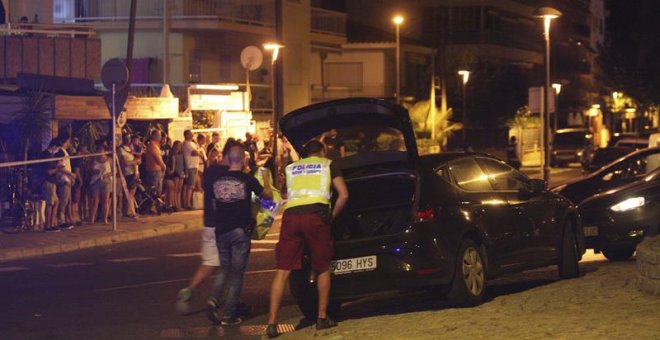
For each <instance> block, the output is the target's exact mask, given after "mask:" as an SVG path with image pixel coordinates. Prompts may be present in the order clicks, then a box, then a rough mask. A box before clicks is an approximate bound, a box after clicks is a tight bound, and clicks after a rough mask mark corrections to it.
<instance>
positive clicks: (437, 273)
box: [280, 98, 584, 320]
mask: <svg viewBox="0 0 660 340" xmlns="http://www.w3.org/2000/svg"><path fill="white" fill-rule="evenodd" d="M280 126H281V128H282V132H283V133H284V135H285V136H286V137H287V138H288V140H289V141H290V142H291V143H292V145H293V146H294V147H295V148H296V149H297V150H301V149H302V146H303V145H304V144H305V143H306V142H307V141H309V140H312V139H315V138H318V137H319V136H320V135H321V134H322V133H323V132H324V131H327V130H329V129H333V128H334V129H337V130H338V132H339V135H340V136H341V137H342V138H346V139H354V138H358V139H360V140H361V141H360V143H362V144H365V145H370V146H371V147H370V148H368V149H366V150H363V151H359V152H357V153H356V154H354V155H351V156H347V157H345V158H342V159H339V160H336V161H335V162H336V164H337V165H338V166H339V167H340V168H341V169H342V173H343V176H344V178H345V180H346V184H347V186H348V190H349V193H350V199H349V202H348V204H347V206H346V208H345V209H344V211H343V212H342V213H341V214H340V216H338V217H337V218H336V219H335V221H334V222H333V234H334V240H335V257H334V259H333V262H332V270H333V273H334V274H333V279H332V290H331V304H330V311H331V312H336V310H337V309H338V308H339V305H340V303H341V302H342V301H346V300H349V299H353V298H357V297H362V296H366V295H370V294H374V293H377V292H382V291H390V290H398V289H405V290H410V289H423V288H429V287H438V288H435V289H442V291H443V292H445V293H447V294H448V297H449V298H450V299H451V300H452V301H454V302H456V303H457V304H465V305H472V304H477V303H479V302H480V301H482V299H483V297H484V294H485V291H486V286H485V284H486V279H487V278H490V277H493V276H496V275H500V274H504V273H510V272H517V271H522V270H526V269H531V268H536V267H542V266H547V265H552V264H558V265H559V274H560V277H562V278H572V277H576V276H578V275H579V267H578V261H579V259H580V258H581V256H582V254H583V253H584V236H583V235H582V224H581V222H580V218H579V215H578V213H577V209H576V206H575V205H573V204H572V203H571V202H570V201H569V200H568V199H565V198H563V197H561V196H559V195H556V194H553V193H551V192H550V191H548V190H546V189H545V186H546V183H545V182H544V181H542V180H533V179H529V178H528V177H527V176H526V175H525V174H523V173H521V172H519V171H517V170H515V169H513V168H512V167H510V166H508V165H507V164H505V163H504V162H502V161H500V160H498V159H495V158H493V157H491V156H488V155H485V154H480V153H470V152H468V153H463V152H458V153H442V154H434V155H426V156H423V157H420V156H418V154H417V146H416V141H415V137H414V133H413V129H412V125H411V121H410V117H409V115H408V112H407V111H406V110H405V109H404V108H402V107H400V106H398V105H395V104H392V103H389V102H386V101H383V100H378V99H366V98H351V99H342V100H336V101H329V102H323V103H318V104H314V105H311V106H308V107H305V108H301V109H299V110H296V111H294V112H291V113H289V114H287V115H286V116H284V117H283V118H282V119H281V122H280ZM356 136H360V137H356ZM303 262H304V263H303V267H302V269H300V270H296V271H293V272H292V274H291V277H290V288H291V293H292V294H293V296H294V298H295V299H296V301H297V303H298V306H299V307H300V309H301V311H302V312H303V314H304V315H305V316H306V317H308V318H311V319H312V320H313V319H315V318H316V312H317V305H316V296H317V295H316V294H317V293H316V286H315V284H314V283H313V282H311V281H313V278H314V276H313V274H312V273H311V272H310V268H309V261H308V259H306V260H305V261H303ZM310 277H311V278H312V280H310Z"/></svg>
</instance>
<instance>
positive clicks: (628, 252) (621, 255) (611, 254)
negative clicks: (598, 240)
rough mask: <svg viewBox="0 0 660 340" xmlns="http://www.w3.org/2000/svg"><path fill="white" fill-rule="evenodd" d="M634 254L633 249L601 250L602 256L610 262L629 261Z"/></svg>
mask: <svg viewBox="0 0 660 340" xmlns="http://www.w3.org/2000/svg"><path fill="white" fill-rule="evenodd" d="M634 252H635V247H624V248H606V249H603V255H605V257H606V258H607V259H608V260H610V261H626V260H628V259H630V257H631V256H632V255H633V253H634Z"/></svg>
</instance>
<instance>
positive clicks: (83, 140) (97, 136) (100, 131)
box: [75, 120, 108, 151]
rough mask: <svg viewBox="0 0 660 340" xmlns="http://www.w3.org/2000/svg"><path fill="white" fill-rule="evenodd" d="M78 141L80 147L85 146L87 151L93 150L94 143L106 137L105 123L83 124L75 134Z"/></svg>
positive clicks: (91, 122) (98, 121)
mask: <svg viewBox="0 0 660 340" xmlns="http://www.w3.org/2000/svg"><path fill="white" fill-rule="evenodd" d="M75 135H76V136H77V137H78V139H79V140H80V145H86V146H87V149H88V150H90V151H92V150H95V146H96V142H97V141H99V140H102V139H104V138H106V137H107V135H108V134H107V133H106V123H105V121H101V120H90V121H88V122H87V123H85V124H83V126H81V127H80V128H79V129H78V130H77V131H76V133H75Z"/></svg>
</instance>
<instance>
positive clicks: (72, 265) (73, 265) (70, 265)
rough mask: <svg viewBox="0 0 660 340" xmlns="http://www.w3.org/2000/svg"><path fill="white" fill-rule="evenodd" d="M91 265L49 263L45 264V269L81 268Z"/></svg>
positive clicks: (83, 263) (85, 263) (82, 263)
mask: <svg viewBox="0 0 660 340" xmlns="http://www.w3.org/2000/svg"><path fill="white" fill-rule="evenodd" d="M90 265H92V264H91V263H87V262H69V263H49V264H46V267H50V268H69V267H83V266H90Z"/></svg>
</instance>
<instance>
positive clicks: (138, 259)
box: [107, 257, 156, 263]
mask: <svg viewBox="0 0 660 340" xmlns="http://www.w3.org/2000/svg"><path fill="white" fill-rule="evenodd" d="M155 259H156V258H155V257H127V258H124V259H109V260H107V261H108V262H113V263H126V262H138V261H149V260H155Z"/></svg>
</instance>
